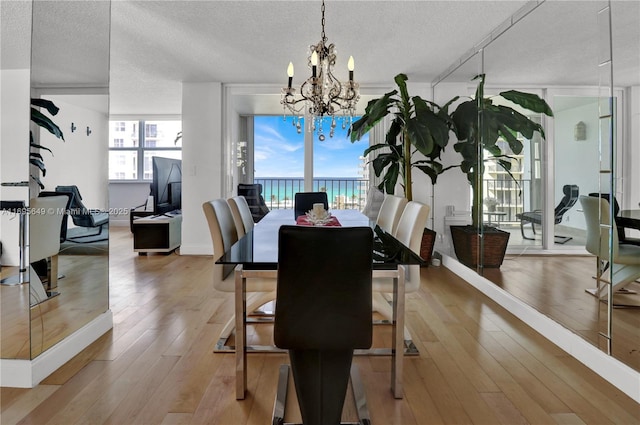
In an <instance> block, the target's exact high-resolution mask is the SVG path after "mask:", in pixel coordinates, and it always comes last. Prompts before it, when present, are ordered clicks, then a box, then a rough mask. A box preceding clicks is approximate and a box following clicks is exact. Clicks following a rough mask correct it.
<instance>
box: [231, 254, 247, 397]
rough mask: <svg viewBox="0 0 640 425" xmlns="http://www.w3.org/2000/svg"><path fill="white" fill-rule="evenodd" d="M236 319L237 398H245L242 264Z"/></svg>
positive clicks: (244, 283) (238, 273)
mask: <svg viewBox="0 0 640 425" xmlns="http://www.w3.org/2000/svg"><path fill="white" fill-rule="evenodd" d="M234 273H235V285H236V287H235V289H236V290H235V319H236V400H244V397H245V392H246V390H247V323H246V317H247V315H246V310H247V292H246V286H247V279H246V277H245V276H244V273H243V271H242V266H241V265H238V266H237V267H236V269H235V272H234Z"/></svg>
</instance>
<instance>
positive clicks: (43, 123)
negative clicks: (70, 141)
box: [31, 108, 64, 140]
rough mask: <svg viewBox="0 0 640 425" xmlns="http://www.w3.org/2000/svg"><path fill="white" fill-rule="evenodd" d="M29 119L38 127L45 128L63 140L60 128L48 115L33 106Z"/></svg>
mask: <svg viewBox="0 0 640 425" xmlns="http://www.w3.org/2000/svg"><path fill="white" fill-rule="evenodd" d="M31 121H33V122H34V123H36V124H37V125H39V126H40V127H42V128H44V129H47V130H48V131H49V133H51V134H53V135H54V136H56V137H57V138H58V139H62V140H64V135H63V134H62V130H60V127H58V126H57V125H56V124H55V123H54V122H53V121H51V119H50V118H49V117H47V116H46V115H44V114H43V113H42V112H40V111H38V110H37V109H35V108H31Z"/></svg>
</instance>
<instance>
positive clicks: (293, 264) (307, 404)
mask: <svg viewBox="0 0 640 425" xmlns="http://www.w3.org/2000/svg"><path fill="white" fill-rule="evenodd" d="M372 258H373V231H372V230H371V228H369V227H307V226H282V227H281V228H280V231H279V240H278V287H277V291H276V293H277V295H276V312H275V323H274V330H273V333H274V342H275V345H276V346H277V347H279V348H283V349H287V350H288V351H289V359H290V362H291V368H292V370H293V381H294V385H295V388H296V394H297V396H298V403H299V405H300V413H301V414H302V423H303V424H304V425H337V424H339V423H340V419H341V416H342V407H343V405H344V400H345V396H346V392H347V386H348V383H349V375H350V370H351V384H352V388H353V389H354V394H355V396H356V400H358V403H357V404H358V405H359V409H358V415H359V417H360V421H361V423H369V422H368V421H369V419H368V412H367V409H366V401H362V400H363V398H364V391H363V390H362V384H361V383H360V381H359V377H358V372H357V369H356V368H355V367H354V368H352V367H351V366H352V359H353V351H354V349H359V348H362V349H366V348H369V347H371V342H372V333H373V330H372V321H371V313H372V307H371V281H372V277H371V276H372V261H373V260H372ZM287 380H288V367H287V366H286V365H283V366H282V367H281V370H280V380H279V383H278V391H277V393H278V394H279V395H281V396H282V395H286V382H287ZM283 386H284V387H283ZM275 406H276V409H274V418H273V419H274V420H273V422H272V423H273V424H282V423H283V420H284V400H282V399H280V398H277V399H276V404H275Z"/></svg>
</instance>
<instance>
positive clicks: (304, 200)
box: [293, 192, 329, 218]
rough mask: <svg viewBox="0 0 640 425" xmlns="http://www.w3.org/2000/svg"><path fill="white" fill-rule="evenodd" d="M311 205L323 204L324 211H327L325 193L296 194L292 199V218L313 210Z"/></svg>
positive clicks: (327, 201) (327, 203)
mask: <svg viewBox="0 0 640 425" xmlns="http://www.w3.org/2000/svg"><path fill="white" fill-rule="evenodd" d="M313 204H324V209H325V210H328V209H329V199H328V197H327V192H298V193H296V194H295V195H294V198H293V211H294V218H298V217H299V216H301V215H305V214H306V213H307V212H308V211H310V210H311V209H313Z"/></svg>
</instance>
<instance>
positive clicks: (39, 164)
mask: <svg viewBox="0 0 640 425" xmlns="http://www.w3.org/2000/svg"><path fill="white" fill-rule="evenodd" d="M29 163H30V164H31V165H35V166H36V167H38V168H39V169H40V171H42V177H45V176H46V175H47V169H46V168H45V166H44V162H42V161H40V160H39V159H37V158H29Z"/></svg>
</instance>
